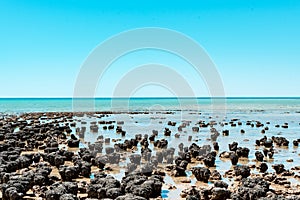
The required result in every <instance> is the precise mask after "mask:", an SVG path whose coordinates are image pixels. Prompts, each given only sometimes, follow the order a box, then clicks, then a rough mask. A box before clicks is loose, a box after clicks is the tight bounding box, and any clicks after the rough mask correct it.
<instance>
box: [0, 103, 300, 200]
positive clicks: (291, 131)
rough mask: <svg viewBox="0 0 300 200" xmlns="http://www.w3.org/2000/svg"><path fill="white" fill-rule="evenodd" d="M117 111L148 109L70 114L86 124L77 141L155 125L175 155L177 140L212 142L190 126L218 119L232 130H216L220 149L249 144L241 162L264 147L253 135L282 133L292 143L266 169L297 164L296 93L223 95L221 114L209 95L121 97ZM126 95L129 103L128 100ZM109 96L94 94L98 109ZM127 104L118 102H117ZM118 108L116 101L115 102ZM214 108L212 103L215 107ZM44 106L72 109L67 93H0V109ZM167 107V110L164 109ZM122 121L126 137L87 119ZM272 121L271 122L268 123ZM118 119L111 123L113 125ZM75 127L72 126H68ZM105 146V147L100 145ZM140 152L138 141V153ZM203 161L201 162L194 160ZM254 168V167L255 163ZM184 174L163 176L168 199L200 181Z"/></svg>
mask: <svg viewBox="0 0 300 200" xmlns="http://www.w3.org/2000/svg"><path fill="white" fill-rule="evenodd" d="M114 101H119V102H118V103H119V104H118V105H119V106H120V108H119V109H120V111H121V110H123V111H126V110H139V111H148V112H149V114H145V113H143V112H141V113H139V114H127V113H124V114H111V115H108V116H106V117H102V118H101V119H99V118H98V117H97V116H93V115H91V116H86V115H85V116H84V117H74V119H75V121H76V123H77V124H76V126H77V127H86V128H87V131H86V134H85V137H84V141H83V142H82V143H81V144H80V146H81V147H86V146H87V142H91V143H93V142H95V141H96V140H97V137H98V136H100V135H103V136H104V138H108V137H109V138H111V140H112V139H121V141H120V142H122V141H124V140H125V139H128V138H134V137H135V135H136V134H143V135H145V134H148V135H149V136H150V135H151V134H152V130H158V132H159V134H158V136H157V137H156V140H157V139H162V138H165V139H167V140H168V142H169V145H168V147H174V148H176V152H175V155H177V153H178V148H177V147H178V145H179V144H180V143H183V144H184V146H189V145H191V144H192V143H196V144H198V145H200V146H202V145H205V144H210V145H211V144H212V142H211V141H210V140H208V139H209V138H210V128H209V127H208V128H200V131H199V132H197V133H195V132H193V131H192V127H193V126H195V124H196V123H197V122H199V121H200V120H202V121H205V122H209V121H212V120H214V121H216V122H218V124H217V125H215V126H214V127H215V128H216V129H217V130H218V131H219V132H221V131H222V130H225V129H228V130H229V131H230V134H229V136H222V134H221V136H219V137H218V139H217V142H218V143H219V146H220V152H219V153H221V152H222V151H229V149H228V144H229V143H232V142H233V141H236V142H238V143H239V146H241V147H248V148H249V149H250V154H249V159H248V161H249V162H245V161H241V160H240V162H239V163H240V164H243V163H245V164H257V163H256V161H255V156H254V153H255V151H256V150H261V151H262V149H263V148H262V147H256V146H255V140H257V139H260V138H262V137H263V136H267V137H272V136H283V137H286V138H287V139H288V140H289V141H290V143H289V147H288V148H281V147H276V146H275V147H276V148H275V150H276V153H275V154H274V159H271V160H270V159H266V162H267V163H268V166H269V169H268V172H273V169H272V167H271V166H272V165H273V164H274V163H277V164H278V163H283V164H284V165H285V168H286V169H290V168H291V167H292V166H300V156H299V154H300V150H299V148H296V147H294V146H293V144H292V141H293V140H295V139H299V138H300V134H299V133H300V125H299V122H300V113H299V111H300V99H298V98H291V99H227V101H226V113H225V114H226V115H223V114H224V113H223V110H218V109H215V110H212V107H211V100H210V99H197V101H196V102H197V103H195V101H194V100H190V99H183V100H182V103H181V104H178V99H133V100H128V99H119V100H114ZM128 101H129V104H128ZM110 103H111V99H96V104H95V105H96V106H95V107H96V108H97V110H110V108H111V107H110ZM126 104H127V105H129V106H127V107H126V106H125V107H122V106H121V105H126ZM114 108H116V107H114ZM215 108H216V107H215ZM45 111H55V112H58V111H72V100H71V99H25V100H24V99H1V100H0V113H2V114H3V115H5V114H12V113H23V112H45ZM166 111H170V113H166ZM231 119H239V121H240V122H242V125H241V126H236V127H231V126H230V125H227V126H226V125H225V126H224V127H223V126H221V125H220V124H219V123H221V122H229V121H230V120H231ZM102 120H105V121H124V125H122V127H123V130H125V131H126V137H121V135H120V134H116V133H115V130H103V126H104V125H99V124H98V126H99V131H98V133H92V132H90V128H89V127H90V125H91V122H95V121H96V122H98V121H102ZM80 121H85V122H86V124H82V123H81V122H80ZM168 121H172V122H176V126H169V125H168ZM182 121H191V123H190V126H187V127H186V128H184V129H183V131H182V132H178V129H177V128H178V126H179V125H180V124H181V123H182ZM247 121H260V122H262V123H263V124H265V126H268V127H269V130H268V131H266V133H265V134H262V133H261V130H262V129H263V128H256V127H253V128H252V127H251V126H246V122H247ZM266 122H270V124H266ZM284 123H288V124H289V127H288V129H284V128H281V127H280V128H276V127H275V125H277V124H278V125H280V126H281V125H283V124H284ZM116 126H117V124H115V127H116ZM165 127H168V128H170V130H171V131H172V134H171V137H165V136H164V134H163V131H164V128H165ZM241 129H243V130H245V133H244V134H241V133H240V130H241ZM72 130H73V133H75V128H72ZM175 133H180V138H175V137H174V134H175ZM188 136H192V138H193V140H192V141H188ZM113 145H114V143H113V142H112V141H111V142H110V144H104V149H105V147H107V146H113ZM149 147H150V148H151V149H153V152H152V155H155V153H156V151H157V149H155V148H154V146H153V144H152V143H150V145H149ZM103 151H104V150H103ZM139 152H140V146H139V147H138V151H137V153H139ZM287 159H293V162H286V160H287ZM126 162H129V159H128V157H127V159H126V160H125V161H123V162H122V163H120V165H119V166H120V171H119V173H115V174H114V176H115V177H116V178H117V179H119V180H121V179H122V177H123V176H124V174H125V170H124V167H125V166H126ZM196 165H197V166H201V164H196ZM230 168H231V163H230V161H229V160H223V159H220V158H219V157H218V156H217V159H216V167H215V169H217V170H218V171H219V172H220V173H221V174H222V175H224V173H225V171H227V170H229V169H230ZM253 172H255V173H258V172H257V171H256V170H255V169H254V171H253ZM187 177H190V179H191V184H182V183H180V182H178V180H176V179H175V178H173V177H170V176H168V175H167V176H166V177H165V182H166V183H167V184H172V185H176V187H177V188H178V189H176V190H168V188H164V190H163V192H162V196H163V197H164V198H166V199H175V198H178V196H179V194H180V192H181V190H182V189H184V188H185V187H188V186H190V185H194V184H198V183H197V181H196V179H195V178H194V177H193V176H192V174H191V172H190V171H189V170H188V171H187ZM224 180H225V181H226V182H228V183H231V181H230V180H229V179H224ZM292 184H300V182H299V180H296V179H294V180H292Z"/></svg>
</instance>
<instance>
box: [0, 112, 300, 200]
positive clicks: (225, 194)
mask: <svg viewBox="0 0 300 200" xmlns="http://www.w3.org/2000/svg"><path fill="white" fill-rule="evenodd" d="M173 114H174V112H173V111H168V112H156V113H155V112H154V113H153V112H152V113H151V112H150V113H149V112H96V113H71V112H70V113H66V112H58V113H26V114H21V115H4V116H2V118H1V119H0V184H1V192H0V197H1V198H2V199H3V200H18V199H46V200H77V199H87V200H88V199H90V200H92V199H106V200H108V199H117V200H131V199H136V200H146V199H164V198H166V199H187V200H193V199H195V200H196V199H205V200H206V199H213V200H223V199H224V200H226V199H232V200H252V199H253V200H254V199H261V200H264V199H274V200H275V199H293V200H296V199H300V163H299V162H298V160H299V156H300V154H299V153H298V145H299V143H300V135H299V138H296V139H293V140H289V139H287V138H286V136H285V135H284V133H286V134H288V131H289V124H290V122H288V121H287V122H285V123H283V124H272V122H269V121H264V122H262V121H258V120H251V121H249V120H248V121H245V120H243V119H229V120H228V119H226V120H219V121H218V120H216V119H212V118H211V117H207V118H206V119H205V120H197V121H192V120H185V119H181V120H180V121H178V120H177V121H175V120H174V121H172V120H171V121H170V119H172V117H171V116H172V115H173ZM119 115H122V116H129V117H130V120H128V121H126V120H119V119H120V118H118V119H117V120H115V118H114V117H115V116H119ZM140 115H143V116H147V117H148V118H149V120H152V121H154V124H160V127H163V129H160V130H158V129H151V130H149V128H151V127H155V126H148V127H147V126H145V127H143V126H141V127H139V129H138V130H139V131H143V130H144V132H137V131H132V129H130V127H132V126H134V125H135V126H136V125H137V124H139V123H141V121H142V120H137V119H136V116H140ZM191 115H192V114H191ZM298 125H299V124H298ZM299 127H300V125H299ZM248 128H250V129H251V130H252V132H256V135H255V138H256V139H255V140H254V141H253V140H249V139H247V137H236V136H238V135H239V136H242V135H247V129H248ZM271 130H280V131H278V133H280V134H275V132H274V131H273V132H272V131H271ZM281 130H282V131H281ZM283 130H284V131H283ZM203 131H204V132H205V133H208V135H207V136H208V137H206V138H204V139H201V138H200V136H201V134H203ZM293 131H295V129H293ZM298 131H299V130H298ZM269 132H270V134H268V133H269ZM232 134H234V135H235V140H231V141H229V142H228V143H226V144H224V142H223V140H222V138H226V137H230V135H232ZM88 137H89V138H90V139H87V138H88ZM184 138H186V140H185V139H184ZM199 138H200V139H199ZM202 138H203V137H202ZM88 140H90V141H88ZM174 141H175V142H174ZM245 143H247V145H245ZM174 144H176V145H174ZM291 146H292V147H291ZM289 148H292V150H291V151H292V153H293V155H294V156H295V157H294V158H289V159H286V162H284V163H282V162H279V161H278V160H277V158H278V157H281V156H283V155H284V154H285V151H287V149H289ZM294 160H295V161H294ZM222 166H226V168H223V167H222ZM170 180H172V181H170Z"/></svg>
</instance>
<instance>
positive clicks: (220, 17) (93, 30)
mask: <svg viewBox="0 0 300 200" xmlns="http://www.w3.org/2000/svg"><path fill="white" fill-rule="evenodd" d="M141 2H142V1H96V0H85V1H84V0H82V1H79V0H78V1H76V0H56V1H54V0H43V1H38V0H37V1H34V0H26V1H25V0H2V1H0V67H1V73H0V80H1V87H0V97H72V95H73V90H74V84H75V81H76V78H77V75H78V73H79V71H80V67H81V65H82V63H83V62H84V60H85V59H86V58H87V56H88V55H89V53H90V52H91V51H92V50H93V49H94V48H95V47H96V46H97V45H99V44H100V43H101V42H103V41H104V40H106V39H107V38H109V37H111V36H113V35H115V34H118V33H120V32H122V31H126V30H130V29H135V28H142V27H162V28H168V29H173V30H176V31H179V32H181V33H183V34H185V35H187V36H189V37H191V38H193V39H194V40H196V41H197V42H198V43H199V44H200V45H201V46H202V47H203V48H204V49H205V50H206V52H207V53H208V54H209V55H210V57H211V59H212V60H213V61H214V63H215V64H216V66H217V69H218V71H219V73H220V75H221V77H222V80H223V84H224V88H225V94H226V95H227V96H300V87H299V78H298V76H299V74H300V59H299V55H300V37H299V35H300V26H299V22H300V1H298V0H293V1H290V0H285V1H276V0H272V1H271V0H256V1H237V0H236V1H234V0H229V1H215V0H205V1H189V0H186V1H161V0H160V1H156V0H152V1H144V2H143V3H141ZM150 62H155V63H164V64H166V65H168V66H171V67H172V68H173V69H174V70H176V71H178V73H180V74H182V76H183V77H184V78H186V79H188V80H189V83H190V85H191V86H192V88H193V89H194V91H195V94H196V95H197V96H209V93H208V91H207V88H206V87H205V84H204V83H203V80H202V79H201V77H199V76H195V74H194V72H193V71H192V69H191V67H190V66H188V64H186V63H185V62H184V61H182V60H180V59H179V58H176V57H175V56H174V55H169V54H166V53H161V52H157V51H156V52H153V51H142V52H136V53H133V54H131V55H128V57H124V58H121V59H119V60H118V62H116V63H114V64H113V65H112V66H111V68H110V70H108V72H107V73H106V74H105V76H104V77H103V78H102V79H101V80H100V82H99V85H98V90H97V92H96V95H97V96H111V94H112V91H113V89H114V86H115V85H116V84H117V82H118V80H119V79H120V77H122V75H123V74H124V73H126V70H130V69H132V68H133V67H134V66H136V65H140V64H143V63H150ZM120 67H123V68H122V70H120ZM134 95H135V96H169V95H171V96H172V94H171V93H170V92H169V91H167V90H166V89H164V88H162V87H158V86H157V85H152V86H151V85H150V86H147V87H143V88H141V89H140V90H139V91H137V92H136V94H134Z"/></svg>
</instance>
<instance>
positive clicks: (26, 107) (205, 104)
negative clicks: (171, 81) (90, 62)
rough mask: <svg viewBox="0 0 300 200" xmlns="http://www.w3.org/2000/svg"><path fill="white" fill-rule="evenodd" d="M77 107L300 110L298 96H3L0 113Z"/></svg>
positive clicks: (245, 110)
mask: <svg viewBox="0 0 300 200" xmlns="http://www.w3.org/2000/svg"><path fill="white" fill-rule="evenodd" d="M74 102H76V106H77V107H76V109H77V110H78V109H79V110H80V111H91V108H90V107H88V106H86V105H88V104H90V103H91V102H92V103H93V109H94V110H95V111H111V110H117V111H151V110H152V111H154V110H160V111H164V110H165V111H168V110H176V111H178V110H191V111H198V110H199V111H205V112H209V111H211V110H213V109H224V108H226V111H227V112H230V113H232V112H256V111H257V112H258V111H260V112H271V113H272V112H285V113H286V112H291V113H298V112H300V98H299V97H280V98H276V97H272V98H255V97H251V98H241V97H238V98H237V97H230V98H225V99H217V103H214V99H211V98H95V99H72V98H0V113H2V114H19V113H25V112H70V111H74V105H75V104H74Z"/></svg>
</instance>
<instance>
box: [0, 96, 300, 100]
mask: <svg viewBox="0 0 300 200" xmlns="http://www.w3.org/2000/svg"><path fill="white" fill-rule="evenodd" d="M0 99H300V96H266V97H263V96H228V97H207V96H203V97H188V96H184V97H167V96H165V97H162V96H159V97H0Z"/></svg>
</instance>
